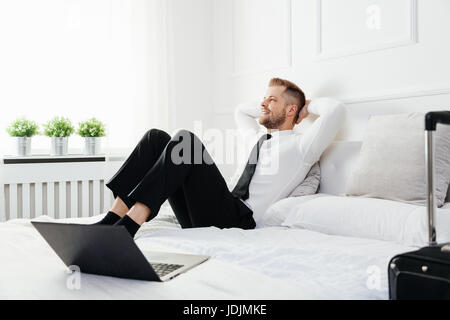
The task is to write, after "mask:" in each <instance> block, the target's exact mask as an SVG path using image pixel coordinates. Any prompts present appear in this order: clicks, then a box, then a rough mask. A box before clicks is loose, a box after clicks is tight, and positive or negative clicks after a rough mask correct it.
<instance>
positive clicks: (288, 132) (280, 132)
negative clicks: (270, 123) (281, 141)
mask: <svg viewBox="0 0 450 320" xmlns="http://www.w3.org/2000/svg"><path fill="white" fill-rule="evenodd" d="M293 133H294V130H272V132H271V133H270V135H271V136H272V137H273V138H274V137H283V136H288V135H291V134H293Z"/></svg>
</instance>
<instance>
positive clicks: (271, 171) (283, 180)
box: [228, 98, 345, 227]
mask: <svg viewBox="0 0 450 320" xmlns="http://www.w3.org/2000/svg"><path fill="white" fill-rule="evenodd" d="M308 112H309V113H311V114H315V115H318V116H319V117H318V118H317V119H316V120H315V121H314V123H313V124H312V126H311V127H310V128H308V129H307V130H306V132H305V133H304V134H299V133H297V132H295V131H294V130H282V131H273V130H272V132H271V135H272V138H271V139H270V140H267V141H265V142H264V143H263V144H262V145H261V149H260V153H259V159H258V163H257V165H256V169H255V173H254V175H253V177H252V180H251V182H250V186H249V198H248V199H247V200H245V201H244V203H245V204H246V205H247V206H248V207H249V208H250V209H252V210H253V218H254V219H255V222H256V226H257V227H258V225H259V224H260V222H261V221H262V218H263V215H264V213H265V211H266V210H267V209H268V208H269V206H270V205H272V204H273V203H275V202H276V201H278V200H281V199H284V198H286V197H287V196H288V195H289V194H290V193H291V192H292V191H293V190H294V188H295V187H297V186H298V185H299V184H300V183H301V182H302V181H303V180H304V179H305V177H306V175H307V174H308V172H309V170H310V169H311V167H312V166H313V165H314V164H315V163H316V162H317V161H318V160H319V158H320V156H321V155H322V153H323V151H324V150H325V149H326V148H327V147H328V145H329V144H330V143H331V142H332V141H333V140H334V138H335V136H336V134H337V132H338V131H339V129H340V127H341V124H342V122H343V120H344V117H345V108H344V106H343V105H342V103H340V102H338V101H336V100H333V99H330V98H316V99H314V100H312V101H311V102H310V104H309V106H308ZM260 115H261V109H260V105H259V104H257V103H251V104H241V105H239V106H238V107H237V108H236V111H235V120H236V123H237V126H238V129H239V131H240V134H241V136H242V137H244V139H243V140H244V141H245V143H246V149H247V150H246V151H247V153H246V154H245V153H244V154H245V157H243V158H242V160H244V158H245V161H242V162H241V164H240V165H239V167H238V169H237V170H236V173H235V174H234V175H233V177H232V178H231V181H230V183H229V184H228V186H229V189H230V191H232V190H233V188H234V186H235V185H236V184H237V182H238V180H239V178H240V176H241V175H242V172H243V171H244V168H245V165H246V163H247V160H248V157H249V155H250V151H251V149H252V148H253V146H254V145H255V144H256V142H257V140H258V139H259V137H261V136H262V135H263V134H265V133H267V129H265V128H264V130H262V129H261V126H260V125H259V124H258V122H257V119H256V118H259V116H260Z"/></svg>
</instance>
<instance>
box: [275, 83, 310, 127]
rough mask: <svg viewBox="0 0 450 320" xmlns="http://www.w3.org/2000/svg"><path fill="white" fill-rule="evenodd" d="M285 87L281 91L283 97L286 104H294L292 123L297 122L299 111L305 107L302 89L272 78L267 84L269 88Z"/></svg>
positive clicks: (293, 84)
mask: <svg viewBox="0 0 450 320" xmlns="http://www.w3.org/2000/svg"><path fill="white" fill-rule="evenodd" d="M277 86H280V87H285V88H286V89H285V90H284V91H283V93H282V94H283V96H284V97H285V98H286V101H287V103H288V104H295V105H296V106H297V107H298V108H297V113H296V115H295V118H294V123H296V122H297V120H298V117H299V115H300V110H301V109H302V108H303V107H304V106H305V103H306V98H305V94H304V93H303V91H302V89H300V88H299V87H298V86H297V85H296V84H295V83H293V82H291V81H289V80H284V79H280V78H272V79H270V82H269V87H277Z"/></svg>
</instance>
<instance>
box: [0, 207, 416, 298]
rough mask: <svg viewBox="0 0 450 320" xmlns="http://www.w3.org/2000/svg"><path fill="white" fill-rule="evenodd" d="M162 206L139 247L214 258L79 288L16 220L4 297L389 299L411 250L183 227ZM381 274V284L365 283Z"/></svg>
mask: <svg viewBox="0 0 450 320" xmlns="http://www.w3.org/2000/svg"><path fill="white" fill-rule="evenodd" d="M165 210H166V212H165V213H162V214H160V216H159V217H158V218H157V219H156V220H154V221H153V223H148V224H146V225H144V226H143V228H142V229H141V230H139V233H138V234H137V235H136V243H137V244H138V246H139V247H140V248H141V249H142V250H157V251H170V252H179V253H198V254H206V255H210V256H211V259H210V260H208V261H207V262H205V263H203V264H201V265H200V266H198V267H196V268H194V269H192V270H190V271H188V272H186V273H184V274H182V275H180V276H178V277H177V278H175V279H173V280H171V281H169V282H166V283H157V282H145V281H135V280H126V279H118V278H112V277H104V276H97V275H88V274H81V279H80V288H79V289H76V288H75V289H74V288H73V286H72V287H71V286H70V285H69V286H68V285H67V283H68V282H70V281H71V280H72V279H71V278H70V274H69V273H68V272H67V268H66V266H65V265H64V264H63V263H62V261H61V260H59V258H58V257H57V256H56V255H55V254H54V252H53V251H52V250H51V248H50V247H49V246H48V245H47V244H46V243H45V241H44V240H43V239H42V238H41V237H40V236H39V234H38V233H37V232H36V230H34V228H33V227H32V225H31V223H30V221H28V220H11V221H8V222H5V223H2V224H0V261H1V266H0V269H1V272H0V299H385V298H387V280H386V272H384V271H385V269H386V266H387V264H388V261H389V258H390V257H391V256H393V255H395V254H396V253H399V252H403V251H406V250H410V249H411V248H409V247H405V246H401V245H395V244H391V243H389V242H384V241H377V240H370V239H362V238H350V237H340V236H331V235H326V234H322V233H319V232H314V231H309V230H298V229H290V228H286V227H267V228H259V229H255V230H241V229H237V228H232V229H225V230H220V229H218V228H214V227H210V228H198V229H181V228H180V227H179V225H178V224H177V223H176V222H175V221H173V217H172V216H171V214H170V212H169V209H168V208H167V207H166V208H165ZM98 218H99V217H91V218H78V219H64V221H66V222H76V223H91V222H94V221H96V220H97V219H98ZM36 220H40V221H50V220H52V219H51V218H49V217H46V216H43V217H39V218H38V219H36ZM373 273H375V275H374V274H373ZM377 273H379V276H380V279H379V281H380V286H379V287H378V286H377V285H375V286H373V287H371V286H370V285H369V286H368V282H369V281H370V279H369V277H370V276H378V275H377ZM376 281H378V280H376ZM376 281H375V282H376Z"/></svg>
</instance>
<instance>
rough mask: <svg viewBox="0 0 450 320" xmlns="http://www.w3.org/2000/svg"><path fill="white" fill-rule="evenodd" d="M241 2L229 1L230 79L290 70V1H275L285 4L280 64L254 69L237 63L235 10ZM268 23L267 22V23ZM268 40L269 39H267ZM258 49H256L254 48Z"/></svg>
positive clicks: (237, 0) (236, 0)
mask: <svg viewBox="0 0 450 320" xmlns="http://www.w3.org/2000/svg"><path fill="white" fill-rule="evenodd" d="M242 1H243V0H233V1H231V6H232V17H231V23H232V70H231V76H232V77H241V76H249V75H254V74H258V73H262V72H268V71H272V70H279V69H285V68H291V67H292V0H277V1H284V2H285V6H286V7H285V10H286V17H285V19H284V20H285V26H284V32H286V34H287V36H286V41H285V43H284V50H283V52H282V53H281V54H280V58H281V59H280V62H279V63H273V64H269V65H266V64H261V65H257V66H256V67H255V66H253V67H247V66H239V63H238V56H239V52H238V50H239V49H238V45H237V38H238V36H239V35H238V30H237V21H236V9H237V8H238V5H239V3H242ZM268 23H269V22H268ZM268 40H269V39H268ZM256 49H258V48H256ZM255 54H257V53H255Z"/></svg>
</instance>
